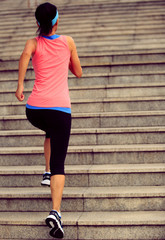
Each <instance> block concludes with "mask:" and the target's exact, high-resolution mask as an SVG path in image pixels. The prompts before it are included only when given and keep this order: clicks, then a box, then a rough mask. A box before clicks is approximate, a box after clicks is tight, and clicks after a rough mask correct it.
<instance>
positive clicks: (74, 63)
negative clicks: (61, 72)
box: [67, 36, 82, 78]
mask: <svg viewBox="0 0 165 240" xmlns="http://www.w3.org/2000/svg"><path fill="white" fill-rule="evenodd" d="M67 42H68V46H69V50H70V53H71V56H70V63H69V69H70V71H71V72H72V73H73V74H74V75H75V76H76V77H78V78H80V77H81V76H82V68H81V64H80V59H79V57H78V54H77V49H76V45H75V43H74V40H73V39H72V38H71V37H69V36H67Z"/></svg>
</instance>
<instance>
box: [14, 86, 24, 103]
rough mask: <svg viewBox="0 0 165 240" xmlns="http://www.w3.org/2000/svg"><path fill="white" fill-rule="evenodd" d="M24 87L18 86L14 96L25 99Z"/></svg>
mask: <svg viewBox="0 0 165 240" xmlns="http://www.w3.org/2000/svg"><path fill="white" fill-rule="evenodd" d="M23 90H24V87H23V86H18V88H17V91H16V93H15V96H16V98H17V99H18V100H19V101H20V102H22V101H23V100H24V99H25V96H24V94H23Z"/></svg>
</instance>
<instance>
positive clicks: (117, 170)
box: [0, 163, 165, 187]
mask: <svg viewBox="0 0 165 240" xmlns="http://www.w3.org/2000/svg"><path fill="white" fill-rule="evenodd" d="M43 172H44V166H33V167H32V166H29V165H28V166H1V169H0V187H37V186H40V182H41V180H42V173H43ZM164 173H165V164H163V163H152V164H144V163H143V164H102V165H67V166H66V183H65V186H66V187H111V186H157V185H158V186H163V185H164V181H165V174H164Z"/></svg>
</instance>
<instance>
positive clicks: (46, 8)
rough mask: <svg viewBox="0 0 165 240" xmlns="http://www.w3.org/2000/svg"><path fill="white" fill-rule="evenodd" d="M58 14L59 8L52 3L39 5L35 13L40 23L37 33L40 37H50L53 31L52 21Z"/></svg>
mask: <svg viewBox="0 0 165 240" xmlns="http://www.w3.org/2000/svg"><path fill="white" fill-rule="evenodd" d="M56 14H57V8H56V6H55V5H53V4H51V3H48V2H46V3H43V4H41V5H39V6H38V7H37V9H36V12H35V17H36V20H37V22H38V23H39V25H40V26H39V28H38V30H37V32H38V33H39V34H38V35H39V36H42V35H48V34H49V33H50V32H51V31H52V19H53V18H54V17H55V16H56Z"/></svg>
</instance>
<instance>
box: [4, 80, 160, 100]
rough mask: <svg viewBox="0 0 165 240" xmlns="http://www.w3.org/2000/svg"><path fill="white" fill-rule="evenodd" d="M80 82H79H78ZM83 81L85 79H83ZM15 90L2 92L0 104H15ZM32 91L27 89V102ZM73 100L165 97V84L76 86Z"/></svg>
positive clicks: (71, 92)
mask: <svg viewBox="0 0 165 240" xmlns="http://www.w3.org/2000/svg"><path fill="white" fill-rule="evenodd" d="M77 81H78V80H77ZM82 81H83V79H82ZM15 91H16V88H15V89H6V90H0V102H13V101H15V100H16V97H15ZM31 92H32V89H25V90H24V95H25V101H27V99H28V97H29V95H30V94H31ZM69 92H70V97H71V100H74V99H79V98H81V99H95V98H96V96H97V98H99V99H101V98H109V97H111V98H117V97H118V96H122V97H142V96H146V97H147V96H164V92H165V83H141V84H140V83H139V84H137V83H136V84H135V83H134V84H117V85H95V86H78V87H77V86H75V87H73V86H72V87H70V88H69Z"/></svg>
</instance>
